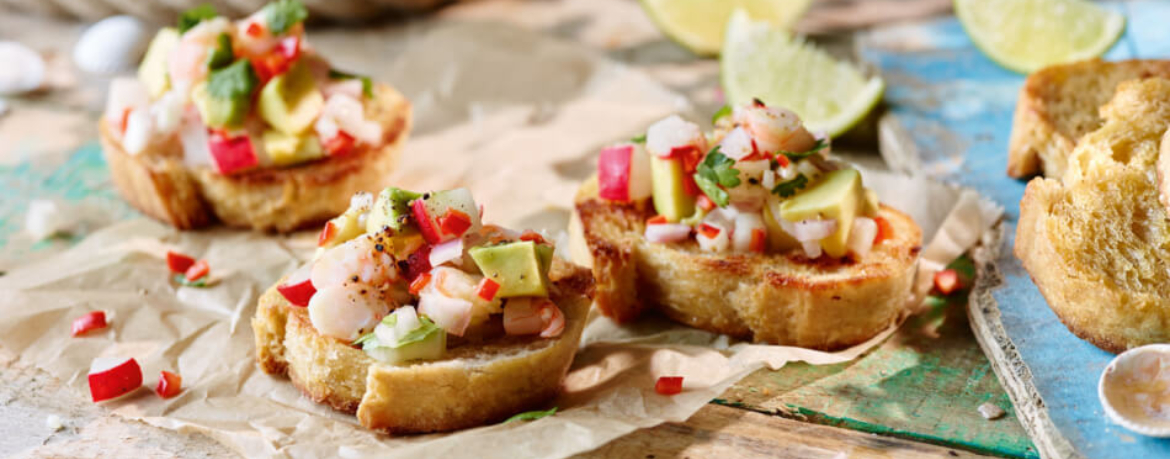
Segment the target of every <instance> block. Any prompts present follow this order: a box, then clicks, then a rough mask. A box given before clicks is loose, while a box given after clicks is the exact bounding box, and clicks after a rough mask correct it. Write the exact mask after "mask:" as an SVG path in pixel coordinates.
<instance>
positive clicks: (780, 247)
mask: <svg viewBox="0 0 1170 459" xmlns="http://www.w3.org/2000/svg"><path fill="white" fill-rule="evenodd" d="M776 205H777V203H776V202H774V200H773V199H768V202H767V204H765V205H764V229H765V230H766V231H767V232H768V248H769V249H771V250H772V251H775V252H786V251H789V250H792V249H795V248H797V247H800V242H799V241H797V240H796V238H794V237H792V235H791V234H788V232H787V231H784V228H781V227H780V224H779V223H777V222H776V216H775V214H773V213H772V209H773V208H774V207H776Z"/></svg>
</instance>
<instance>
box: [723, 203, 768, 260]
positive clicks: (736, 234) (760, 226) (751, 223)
mask: <svg viewBox="0 0 1170 459" xmlns="http://www.w3.org/2000/svg"><path fill="white" fill-rule="evenodd" d="M755 230H760V231H763V230H764V219H763V218H762V217H761V216H760V214H758V213H755V212H743V213H740V214H738V215H736V216H735V230H734V231H733V232H732V236H731V249H732V250H734V251H736V252H750V251H751V247H752V236H753V233H754V232H755Z"/></svg>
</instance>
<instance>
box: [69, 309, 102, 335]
mask: <svg viewBox="0 0 1170 459" xmlns="http://www.w3.org/2000/svg"><path fill="white" fill-rule="evenodd" d="M102 328H106V313H105V312H104V311H93V312H90V313H87V314H85V315H83V316H81V317H78V318H76V319H73V336H79V335H83V334H85V333H87V332H90V331H93V330H98V329H102Z"/></svg>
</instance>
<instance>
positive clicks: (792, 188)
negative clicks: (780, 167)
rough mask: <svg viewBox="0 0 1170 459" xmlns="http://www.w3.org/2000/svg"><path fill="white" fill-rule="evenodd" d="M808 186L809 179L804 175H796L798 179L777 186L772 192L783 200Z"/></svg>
mask: <svg viewBox="0 0 1170 459" xmlns="http://www.w3.org/2000/svg"><path fill="white" fill-rule="evenodd" d="M806 185H808V177H805V176H804V174H796V178H794V179H792V180H789V181H787V182H784V183H781V184H779V185H776V187H775V188H772V192H773V193H775V194H777V195H779V196H780V197H781V198H787V197H789V196H792V195H794V194H796V191H797V190H800V189H801V188H804V187H805V186H806Z"/></svg>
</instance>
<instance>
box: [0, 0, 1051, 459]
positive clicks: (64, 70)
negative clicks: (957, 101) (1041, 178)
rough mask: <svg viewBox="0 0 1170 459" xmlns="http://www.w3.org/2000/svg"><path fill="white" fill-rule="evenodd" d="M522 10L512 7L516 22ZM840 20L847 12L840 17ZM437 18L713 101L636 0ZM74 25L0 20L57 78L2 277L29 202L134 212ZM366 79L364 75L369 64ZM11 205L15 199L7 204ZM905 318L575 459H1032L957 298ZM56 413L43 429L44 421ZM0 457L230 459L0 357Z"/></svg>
mask: <svg viewBox="0 0 1170 459" xmlns="http://www.w3.org/2000/svg"><path fill="white" fill-rule="evenodd" d="M887 3H905V4H909V3H913V4H914V5H915V8H918V9H914V10H911V12H912V13H914V14H930V13H932V12H935V11H937V10H938V9H939V8H940V6H939V5H940V3H946V4H949V2H938V1H913V2H897V1H893V0H891V1H890V2H887ZM849 7H850V2H843V1H825V2H821V3H819V4H817V5H816V6H815V7H814V9H813V11H812V12H811V13H810V15H809V17H808V18H807V19H806V20H805V21H804V22H802V23H801V26H800V28H801V29H802V30H806V31H810V32H823V31H826V30H831V31H835V32H832V33H829V34H824V35H817V39H818V41H820V42H822V43H823V44H825V45H826V46H829V47H830V48H831V49H833V50H834V51H835V52H837V51H839V52H840V53H842V54H849V53H850V51H851V49H852V39H851V35H850V34H849V33H847V32H841V31H840V28H841V27H842V26H848V27H855V26H863V25H866V24H864V23H859V22H858V20H857V18H858V17H859V16H858V15H856V14H849V13H850V11H851V10H849ZM518 10H522V12H523V14H517V11H518ZM842 12H844V13H842ZM441 18H442V19H477V20H478V19H488V20H502V21H509V22H513V23H517V24H518V25H520V26H523V27H529V28H534V29H538V30H541V31H543V32H546V33H549V34H553V35H557V36H560V37H562V38H568V39H572V40H576V41H580V42H583V43H586V44H588V45H590V46H596V47H598V48H601V49H604V50H606V52H607V53H608V54H609V55H610V56H612V57H613V58H615V59H618V60H620V61H624V62H625V63H627V64H629V65H630V66H633V67H636V68H639V69H641V70H644V71H645V72H647V73H648V74H650V75H652V76H654V77H656V78H658V79H659V80H660V81H662V82H663V83H665V84H666V85H668V86H670V87H671V88H672V89H675V90H677V91H679V92H681V93H683V94H686V95H687V96H688V97H690V98H691V100H692V101H693V102H694V103H695V104H697V105H698V106H700V107H703V108H706V109H709V110H713V109H714V108H715V107H716V106H717V105H718V102H717V101H716V100H715V98H716V94H717V87H718V83H717V81H718V80H717V71H718V70H717V63H716V62H715V61H713V60H703V59H697V58H695V57H694V56H692V55H690V54H689V53H687V52H686V51H685V50H682V49H681V48H679V47H677V46H676V45H674V44H673V43H670V42H669V41H667V40H665V39H664V38H662V37H661V36H660V35H659V34H658V32H657V31H656V29H655V28H654V27H653V25H652V24H650V23H649V22H648V20H647V19H646V18H645V16H644V15H643V14H642V12H641V10H640V8H639V7H638V6H637V4H636V3H634V2H632V1H625V0H605V1H585V0H581V1H571V0H563V1H547V2H534V3H517V2H511V1H497V2H487V1H485V2H476V3H473V4H471V5H466V6H459V7H455V8H452V9H449V10H446V11H444V12H443V13H442V14H441ZM402 27H406V26H404V25H403V24H389V25H379V26H369V27H364V28H362V29H361V30H360V33H354V32H353V31H352V30H351V29H350V28H347V27H336V26H334V27H328V28H325V29H323V30H319V31H314V32H313V36H314V42H315V43H316V44H317V45H318V47H320V48H323V49H326V50H328V51H329V52H331V53H334V55H335V56H336V59H337V61H338V62H339V63H342V64H345V65H346V66H347V67H349V68H353V69H355V70H367V69H370V70H374V69H371V68H370V67H369V65H371V64H369V63H368V59H366V58H365V56H366V54H365V53H364V50H365V49H364V48H363V47H364V46H368V44H369V43H371V42H372V40H371V38H372V37H378V36H379V35H380V34H391V33H394V32H395V31H396V30H397V29H400V28H402ZM80 29H81V26H80V25H77V24H72V23H65V22H58V21H55V20H50V19H45V18H33V17H22V16H14V15H11V14H8V15H2V16H0V39H15V40H19V41H21V42H24V43H26V44H30V45H32V46H34V47H35V48H37V49H38V50H39V51H42V52H44V53H46V55H48V56H49V57H50V63H51V67H52V68H54V69H56V70H58V72H55V73H54V75H55V77H54V80H53V81H52V87H53V88H52V90H51V91H46V92H43V93H40V94H35V95H32V96H29V97H24V98H20V99H15V100H11V101H10V102H11V103H12V105H13V109H12V112H11V113H10V114H8V115H7V116H5V117H3V118H0V189H4V190H6V191H5V193H7V195H6V197H5V199H3V200H2V201H0V270H3V269H5V267H6V266H12V265H15V264H16V263H18V262H21V261H24V260H27V259H28V258H32V257H38V256H43V254H46V253H50V252H52V251H54V250H55V249H56V248H59V247H62V246H65V245H67V244H69V243H70V240H53V241H48V242H44V243H40V244H36V245H33V246H25V245H23V244H18V243H8V242H9V241H10V240H11V241H14V242H15V241H20V239H19V238H18V237H17V236H14V235H15V234H16V233H18V232H19V231H20V229H21V228H22V226H23V215H24V210H25V203H26V201H25V200H26V199H29V198H33V197H57V198H61V199H66V200H80V199H86V200H91V201H96V202H100V203H101V205H102V206H105V207H106V208H107V209H108V212H106V213H107V214H108V216H109V217H110V218H111V219H117V218H123V217H127V216H131V215H133V211H132V210H131V209H129V208H128V207H127V206H126V205H125V204H124V203H122V202H121V201H120V200H118V199H117V197H116V195H114V193H113V190H112V188H111V184H110V182H109V180H108V177H107V175H106V174H107V172H106V170H105V166H104V163H103V162H102V160H101V157H100V153H99V151H98V149H97V147H96V145H95V144H94V139H95V138H96V132H95V131H96V130H95V128H94V126H95V122H94V120H96V118H97V115H98V113H99V111H100V109H101V104H102V99H101V98H102V96H103V92H102V88H103V87H104V84H105V82H104V81H90V80H86V79H83V78H80V77H78V76H77V74H76V73H74V72H72V71H71V70H70V69H69V68H68V63H67V59H66V56H68V51H69V50H70V49H71V46H72V43H73V40H74V39H75V37H76V36H77V34H78V33H79V32H80ZM374 71H376V70H374ZM854 137H857V138H856V139H854V141H853V142H851V143H852V144H853V146H852V147H850V148H851V149H852V150H855V151H853V152H852V153H854V154H855V155H856V154H861V155H862V156H855V157H858V158H861V159H862V160H863V161H867V162H874V161H876V159H875V158H876V156H874V155H873V152H874V151H875V150H876V146H875V142H874V141H873V139H872V137H868V138H867V136H865V135H855V136H854ZM13 196H16V197H18V198H16V199H13V198H12V197H13ZM918 325H920V324H916V323H913V322H912V323H909V324H907V326H904V327H903V328H902V329H901V330H900V331H899V332H898V333H897V334H895V335H894V336H893V337H892V338H891V339H890V340H889V341H888V342H886V343H885V344H883V345H882V346H880V347H879V348H878V349H876V350H875V351H873V352H871V353H869V354H867V355H866V356H864V357H862V358H859V359H858V360H856V361H853V362H849V363H845V364H839V365H830V366H820V367H813V366H808V365H803V364H795V365H789V366H787V367H785V368H783V369H781V370H779V371H759V372H757V373H755V374H753V375H751V376H749V377H748V378H746V379H744V380H743V381H741V382H740V383H738V384H736V385H735V386H734V387H733V388H731V389H730V390H728V391H727V392H726V393H725V394H724V395H723V396H721V397H720V398H718V399H716V400H714V401H713V402H712V404H710V405H708V406H707V407H705V408H704V409H702V410H701V411H700V412H699V413H698V414H697V415H695V416H694V417H692V418H691V419H690V420H688V421H687V422H685V423H678V424H674V423H672V424H666V425H663V426H659V427H657V428H653V429H648V430H644V431H640V432H637V433H635V434H632V435H629V436H627V437H625V438H622V439H620V440H618V441H616V442H613V443H611V444H609V445H607V446H605V447H603V448H601V449H599V450H597V451H594V452H592V453H589V454H587V455H585V457H646V458H652V457H736V458H740V457H744V458H746V457H777V456H780V457H798V458H805V457H807V458H820V457H824V458H835V457H899V458H916V457H979V456H980V455H997V456H1007V457H1038V456H1037V453H1036V452H1035V450H1034V449H1033V447H1032V444H1031V442H1030V441H1029V440H1028V438H1027V436H1026V435H1025V434H1024V431H1023V430H1022V428H1021V427H1020V425H1019V423H1018V421H1017V420H1016V418H1015V416H1014V413H1013V410H1012V406H1011V403H1010V401H1009V400H1008V398H1007V395H1006V394H1005V392H1004V391H1003V389H1002V388H1001V387H1000V385H999V382H998V381H997V380H996V378H995V375H994V373H992V371H991V369H990V365H989V363H988V361H987V359H986V357H984V355H983V353H982V352H981V351H980V350H979V347H978V345H977V344H976V342H975V340H974V339H973V337H972V335H971V332H970V329H969V326H968V324H967V317H966V314H965V312H964V310H963V308H962V307H961V306H960V305H953V307H951V308H949V309H948V311H947V313H946V317H945V323H944V325H943V327H942V328H941V329H940V330H939V334H938V336H933V335H931V334H927V333H925V332H923V331H922V328H921V327H919V326H918ZM986 402H990V403H993V404H995V405H998V406H1000V407H1001V408H1003V409H1005V410H1006V411H1007V412H1008V414H1007V416H1006V417H1004V418H1002V419H999V420H994V421H989V420H985V419H984V418H982V417H981V416H980V415H979V413H978V412H977V411H976V408H977V407H978V406H979V405H981V404H983V403H986ZM50 414H58V415H61V416H62V417H63V418H65V419H66V420H67V427H66V428H65V429H64V430H62V431H60V432H50V431H49V429H48V428H46V427H45V425H44V424H45V421H44V420H45V418H46V417H47V416H48V415H50ZM0 431H4V432H6V433H8V435H5V436H2V437H0V454H4V455H8V454H13V453H17V452H20V454H22V455H28V456H36V457H44V456H48V457H52V456H74V455H83V456H85V455H101V456H105V457H129V456H136V457H171V456H175V455H182V456H207V457H230V456H231V455H232V454H231V452H230V451H228V450H227V449H225V448H224V447H222V446H221V445H219V444H218V443H215V442H214V441H212V440H210V439H208V438H205V437H202V436H199V435H185V434H179V433H176V432H172V431H166V430H161V429H157V428H154V427H150V426H146V425H144V424H141V423H137V422H132V421H126V420H123V419H121V418H118V417H114V416H112V415H110V414H108V413H106V412H104V411H103V409H101V408H99V407H96V406H94V405H92V404H91V403H89V402H88V401H86V400H85V399H84V398H83V397H82V396H81V394H76V393H73V392H71V391H69V390H67V389H65V388H63V387H62V386H61V385H60V384H59V383H57V382H55V381H52V378H50V377H48V376H47V375H46V374H45V373H44V372H42V371H39V370H36V369H33V368H28V367H25V366H21V365H18V364H15V363H13V362H12V356H11V355H3V354H0Z"/></svg>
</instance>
